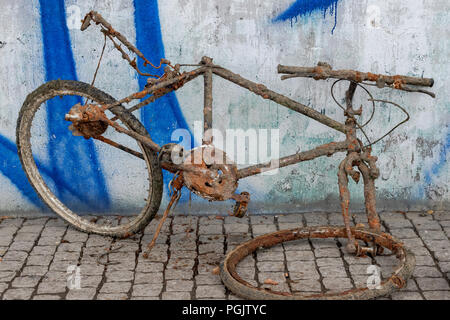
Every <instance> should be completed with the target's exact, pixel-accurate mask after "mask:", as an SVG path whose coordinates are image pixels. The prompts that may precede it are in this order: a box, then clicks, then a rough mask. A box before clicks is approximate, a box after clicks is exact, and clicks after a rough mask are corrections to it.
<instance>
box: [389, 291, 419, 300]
mask: <svg viewBox="0 0 450 320" xmlns="http://www.w3.org/2000/svg"><path fill="white" fill-rule="evenodd" d="M392 300H423V298H422V295H421V294H420V293H419V292H408V291H402V292H394V293H393V294H392Z"/></svg>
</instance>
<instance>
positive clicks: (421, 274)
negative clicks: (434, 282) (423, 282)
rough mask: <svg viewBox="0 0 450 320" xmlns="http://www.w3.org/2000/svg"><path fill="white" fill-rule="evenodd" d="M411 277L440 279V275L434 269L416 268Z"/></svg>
mask: <svg viewBox="0 0 450 320" xmlns="http://www.w3.org/2000/svg"><path fill="white" fill-rule="evenodd" d="M413 276H414V277H416V278H440V277H442V273H441V272H440V271H439V270H438V269H437V268H436V267H425V266H416V268H415V269H414V273H413Z"/></svg>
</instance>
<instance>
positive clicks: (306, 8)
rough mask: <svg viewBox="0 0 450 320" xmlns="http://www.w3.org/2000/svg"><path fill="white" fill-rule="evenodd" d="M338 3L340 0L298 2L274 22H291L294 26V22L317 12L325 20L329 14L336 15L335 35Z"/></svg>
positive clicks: (335, 20) (299, 0)
mask: <svg viewBox="0 0 450 320" xmlns="http://www.w3.org/2000/svg"><path fill="white" fill-rule="evenodd" d="M338 2H339V0H296V1H295V2H294V3H293V4H291V5H290V6H289V8H288V9H286V10H285V11H283V12H282V13H281V14H280V15H278V16H277V17H276V18H275V19H274V22H279V21H287V20H290V21H291V24H292V22H293V21H297V20H298V19H299V18H303V17H306V16H310V15H312V14H313V13H315V12H321V13H322V14H323V17H324V18H325V17H326V15H327V12H329V14H330V15H331V16H333V15H334V26H333V29H332V30H331V33H334V30H335V29H336V25H337V15H338Z"/></svg>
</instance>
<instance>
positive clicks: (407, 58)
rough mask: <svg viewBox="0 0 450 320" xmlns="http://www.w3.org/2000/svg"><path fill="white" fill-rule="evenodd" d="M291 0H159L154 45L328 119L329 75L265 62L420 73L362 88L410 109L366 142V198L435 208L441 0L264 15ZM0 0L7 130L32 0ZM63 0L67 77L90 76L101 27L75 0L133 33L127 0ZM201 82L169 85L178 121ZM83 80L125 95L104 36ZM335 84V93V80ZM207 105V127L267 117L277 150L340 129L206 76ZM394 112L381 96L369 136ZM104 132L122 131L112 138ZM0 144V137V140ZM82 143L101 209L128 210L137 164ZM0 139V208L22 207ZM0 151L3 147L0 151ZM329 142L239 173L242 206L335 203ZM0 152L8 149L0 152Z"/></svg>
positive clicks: (0, 119)
mask: <svg viewBox="0 0 450 320" xmlns="http://www.w3.org/2000/svg"><path fill="white" fill-rule="evenodd" d="M294 2H295V0H279V1H270V0H230V1H219V0H213V1H211V0H164V1H159V2H158V5H159V20H160V23H161V31H162V38H163V43H164V47H165V55H166V58H168V59H169V60H171V61H173V62H177V63H196V62H198V61H199V60H200V59H201V57H202V56H203V55H208V56H211V57H213V58H214V62H215V63H217V64H220V65H223V66H224V67H227V68H229V69H231V70H233V71H235V72H237V73H239V74H241V75H242V76H244V77H246V78H249V79H251V80H255V81H257V82H261V83H264V84H265V85H267V86H268V87H269V88H272V89H274V90H275V91H278V92H280V93H284V94H286V95H288V96H289V97H291V98H293V99H295V100H298V101H300V102H302V103H304V104H307V105H309V106H312V107H313V108H315V109H316V110H318V111H321V112H324V113H325V114H326V115H327V116H329V117H332V118H334V119H336V120H338V121H342V120H343V115H342V112H341V111H340V110H339V109H338V107H337V106H336V105H335V104H334V102H333V101H332V99H331V97H330V95H329V88H330V86H331V84H332V82H330V81H323V82H316V81H313V80H306V79H293V80H288V81H281V80H280V77H279V75H278V74H277V73H276V66H277V64H278V63H281V64H286V65H301V66H313V65H315V64H316V63H317V62H318V61H327V62H329V63H330V64H331V65H332V66H333V67H334V68H335V69H341V68H348V69H357V70H361V71H371V72H375V73H386V74H392V75H394V74H406V75H412V76H422V75H424V76H425V77H433V78H434V79H435V86H434V88H433V91H434V92H436V95H437V98H436V99H431V98H430V97H428V96H425V95H419V94H414V93H411V94H406V93H401V92H392V91H390V90H387V89H384V90H381V91H380V90H377V89H372V90H371V91H372V93H373V94H374V95H375V96H376V97H377V98H380V99H390V100H393V101H396V102H398V103H400V104H401V105H403V106H406V108H407V110H408V112H409V113H410V115H411V120H410V122H408V123H407V124H406V125H404V126H402V127H401V128H399V129H398V130H396V131H395V132H394V133H393V134H391V135H390V136H389V137H388V138H386V139H385V140H384V141H382V142H380V143H379V144H377V145H376V146H375V148H374V154H375V155H378V156H379V162H378V165H379V167H380V170H381V172H382V175H381V177H380V179H378V180H377V182H376V186H377V191H378V197H379V200H378V207H379V208H381V209H383V208H390V209H394V208H395V209H405V210H406V209H423V208H430V207H432V208H438V209H441V208H448V200H449V186H448V184H449V174H448V172H449V166H448V162H447V160H448V154H447V152H448V145H449V140H450V138H449V127H448V126H449V115H448V111H449V107H450V100H449V90H448V86H447V85H446V80H447V78H448V74H449V72H450V67H449V60H450V47H449V39H450V31H449V29H448V27H447V26H448V22H449V21H450V4H449V2H448V1H446V0H436V1H421V0H410V1H394V0H372V1H367V0H366V1H364V0H362V1H359V0H358V1H357V0H339V1H337V9H338V10H337V17H336V21H337V25H336V28H335V29H334V32H333V33H332V32H331V31H332V29H333V26H334V24H335V16H331V15H329V11H328V12H327V14H326V16H325V17H324V15H323V12H321V11H320V10H318V11H315V12H313V13H312V14H311V15H305V16H299V17H298V19H293V20H292V21H289V20H287V21H284V22H283V21H281V22H274V21H273V19H274V18H275V17H277V16H278V15H279V14H280V13H282V12H283V11H285V10H286V9H287V8H288V7H289V6H290V5H292V4H293V3H294ZM299 2H301V1H299ZM319 2H321V1H319ZM323 2H327V1H323ZM328 2H330V3H331V1H328ZM335 2H336V1H335ZM74 5H75V7H74ZM0 7H1V10H0V30H1V31H0V41H1V42H2V44H1V45H0V46H1V48H0V70H1V72H0V77H1V81H0V97H1V99H0V135H1V136H3V137H4V138H5V139H9V140H10V141H12V142H14V140H15V123H16V119H17V115H18V112H19V109H20V106H21V104H22V102H23V101H24V99H25V97H26V95H27V94H28V93H29V92H31V91H32V90H34V89H35V88H37V87H38V86H39V85H41V84H42V83H43V82H44V81H45V65H44V60H43V45H42V32H41V17H40V9H41V8H40V2H39V1H36V0H34V1H29V0H17V1H10V0H0ZM65 7H66V15H67V19H68V20H67V21H68V27H69V34H70V40H71V49H72V52H73V56H74V61H75V65H76V72H77V75H78V79H79V80H80V81H85V82H90V81H91V79H92V74H93V71H94V70H95V67H96V64H97V59H98V57H99V52H100V50H101V46H102V36H101V34H100V32H99V31H98V29H96V28H92V29H89V30H88V31H86V32H81V31H79V30H78V29H76V28H74V27H75V26H76V25H77V23H76V21H77V20H76V19H75V18H76V17H77V13H78V9H77V8H79V12H80V13H81V15H84V13H86V12H88V11H89V10H92V9H94V10H96V11H98V12H100V13H101V14H102V15H103V16H104V17H105V18H106V19H107V20H108V21H110V22H111V24H112V25H113V26H114V27H115V29H117V30H119V31H121V32H122V33H123V34H125V35H126V36H127V37H128V39H129V40H130V41H132V42H134V41H135V40H136V31H135V24H134V5H133V1H132V0H120V1H112V0H107V1H94V2H93V1H87V0H83V1H75V0H66V1H65ZM154 18H155V17H149V19H154ZM156 18H157V17H156ZM74 19H75V20H74ZM94 49H95V51H94ZM61 63H64V62H63V61H62V62H61ZM215 79H216V78H215ZM202 84H203V81H201V79H197V80H196V81H194V82H193V83H191V84H189V85H187V86H186V87H184V88H183V89H181V90H180V91H179V92H177V98H178V102H179V105H180V107H181V111H182V113H183V115H184V118H185V119H186V121H187V123H188V125H189V126H190V127H191V129H192V127H193V124H194V121H198V120H201V116H202V109H201V107H202V101H203V95H202ZM96 86H97V87H98V88H101V89H102V90H104V91H106V92H108V93H110V94H111V95H113V96H114V97H123V96H126V95H128V94H129V93H132V92H134V91H136V90H138V87H139V86H138V81H137V77H136V75H135V73H134V72H133V70H131V69H130V68H129V67H128V65H127V64H126V63H125V62H124V61H122V60H121V59H120V55H119V54H118V53H117V52H115V51H113V50H112V48H111V46H108V47H107V50H106V53H105V58H104V60H103V64H102V67H101V70H100V73H99V75H98V78H97V81H96ZM341 89H342V90H341V91H340V93H341V94H342V93H343V87H342V88H341ZM360 97H361V99H362V98H363V97H364V96H363V95H361V96H360ZM366 105H367V104H366ZM214 108H215V109H214V119H213V121H214V125H215V127H216V128H218V129H220V130H225V129H226V128H242V129H248V128H267V129H271V128H275V129H280V142H281V156H284V155H288V154H292V153H294V152H296V151H297V150H306V149H311V148H313V147H314V146H317V145H318V144H323V143H327V142H330V141H332V140H337V139H343V135H342V134H339V133H334V132H332V131H331V130H329V129H328V128H327V127H325V126H323V125H321V124H319V123H317V122H315V121H314V120H310V119H307V118H305V117H302V116H300V115H298V114H295V113H294V112H291V111H289V110H287V109H284V108H283V107H278V106H277V105H276V104H274V103H272V102H268V101H266V100H263V99H261V98H259V97H256V96H253V95H252V94H251V93H249V92H245V91H244V90H242V89H240V88H239V87H236V86H234V85H232V84H229V83H226V82H225V81H223V80H219V79H217V80H215V82H214ZM401 119H403V115H402V114H401V113H400V112H399V111H397V110H395V109H394V108H390V107H379V108H378V111H377V113H376V115H375V119H374V121H373V122H372V123H371V125H370V126H369V129H368V132H369V134H370V136H371V137H372V138H376V137H379V136H381V135H383V134H384V133H385V132H387V131H388V130H389V129H390V128H391V127H392V126H393V125H395V124H396V123H397V122H399V121H401ZM39 121H40V122H39ZM45 121H46V120H45V116H44V115H43V116H42V118H41V120H38V122H39V123H38V127H40V130H41V138H36V139H37V140H38V142H39V141H40V142H41V143H43V144H44V145H45V141H46V139H47V137H46V134H45V132H46V123H45ZM38 130H39V129H38ZM114 137H119V136H118V135H114ZM39 139H40V140H39ZM117 139H124V140H123V141H128V140H127V139H126V138H117ZM196 139H199V137H196ZM1 141H3V140H1ZM3 147H4V148H6V147H5V145H4V146H3ZM96 147H97V149H98V157H99V161H100V164H101V168H102V173H103V175H104V178H105V183H106V186H107V189H108V193H109V196H110V202H111V207H110V208H111V211H114V210H118V211H132V210H134V209H135V208H136V207H139V199H142V198H143V197H145V192H144V191H145V175H143V174H142V172H143V169H144V168H143V165H142V164H140V162H139V161H137V160H136V161H133V162H132V163H127V164H125V163H124V159H125V158H126V159H129V157H128V156H126V157H125V156H124V155H122V154H121V153H120V152H110V151H108V152H107V151H106V150H110V149H109V148H105V147H104V146H102V145H100V144H97V143H96ZM2 153H3V154H0V168H1V169H2V171H1V172H0V190H1V191H0V212H20V213H23V212H33V211H36V210H37V207H36V205H35V204H33V202H32V201H30V198H29V196H27V195H26V194H24V191H23V190H22V186H21V185H20V184H18V183H14V179H12V178H14V177H11V175H14V174H15V173H14V172H17V171H14V170H21V168H20V166H19V167H17V168H15V169H14V170H13V169H12V168H11V163H14V161H12V160H11V157H13V156H12V155H9V154H7V153H6V151H2ZM2 156H3V157H4V158H5V161H3V163H2ZM343 156H344V155H342V154H339V155H335V156H333V157H331V158H325V159H318V160H316V161H312V162H308V163H303V164H298V165H294V166H291V167H288V168H284V169H281V170H280V171H279V173H278V174H277V175H275V176H263V177H259V176H256V177H252V178H248V179H246V180H243V181H241V183H240V187H239V190H240V191H244V190H247V191H250V193H251V194H252V205H251V207H250V210H251V211H252V213H258V212H282V211H286V210H289V211H304V210H312V209H316V210H336V209H337V208H338V188H337V176H336V169H337V165H338V163H339V162H340V161H341V160H342V159H343ZM7 157H8V159H9V160H11V161H6V159H7ZM38 157H39V158H40V160H41V161H42V162H44V163H45V162H46V161H47V162H48V161H50V160H51V159H49V158H48V156H47V155H46V152H45V148H43V150H40V151H39V153H38ZM111 159H114V160H113V161H112V160H111ZM2 165H3V167H2ZM6 166H9V167H6ZM2 172H3V174H1V173H2ZM5 172H7V174H6V173H5ZM124 186H126V187H124ZM361 189H362V186H356V185H355V184H354V183H353V182H351V191H352V199H353V200H355V203H356V206H357V207H358V208H360V207H361V198H362V192H361V191H362V190H361ZM185 193H186V192H185ZM165 197H167V196H165ZM193 201H194V203H193V204H192V206H191V207H190V208H189V207H188V205H187V203H184V204H183V203H182V204H181V205H180V207H179V210H185V211H186V210H189V211H191V212H192V213H193V212H217V210H221V211H225V210H229V209H230V208H231V203H230V202H226V203H215V204H210V203H208V202H207V201H204V200H201V199H198V198H197V197H195V196H193Z"/></svg>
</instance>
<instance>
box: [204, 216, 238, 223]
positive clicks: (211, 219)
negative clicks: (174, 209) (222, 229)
mask: <svg viewBox="0 0 450 320" xmlns="http://www.w3.org/2000/svg"><path fill="white" fill-rule="evenodd" d="M227 218H228V217H222V216H216V217H215V216H206V217H200V219H199V224H200V225H205V224H222V223H223V222H224V221H227ZM230 218H234V217H231V216H230Z"/></svg>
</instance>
